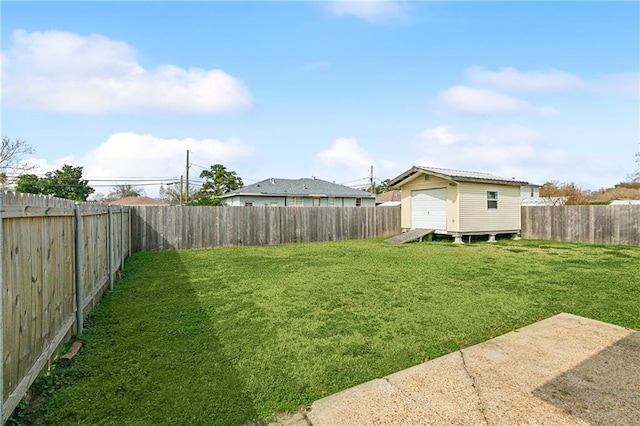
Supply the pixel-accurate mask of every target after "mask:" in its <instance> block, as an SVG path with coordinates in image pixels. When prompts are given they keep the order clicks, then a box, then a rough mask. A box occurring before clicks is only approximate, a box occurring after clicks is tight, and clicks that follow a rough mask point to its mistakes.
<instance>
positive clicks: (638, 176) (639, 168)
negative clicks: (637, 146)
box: [627, 152, 640, 182]
mask: <svg viewBox="0 0 640 426" xmlns="http://www.w3.org/2000/svg"><path fill="white" fill-rule="evenodd" d="M627 178H628V179H629V181H630V182H640V152H637V153H636V171H635V172H633V173H630V174H629V175H627Z"/></svg>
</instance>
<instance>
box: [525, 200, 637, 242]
mask: <svg viewBox="0 0 640 426" xmlns="http://www.w3.org/2000/svg"><path fill="white" fill-rule="evenodd" d="M522 237H523V238H527V239H540V240H556V241H570V242H580V243H597V244H621V245H630V246H640V206H638V205H620V206H602V205H589V206H526V207H522Z"/></svg>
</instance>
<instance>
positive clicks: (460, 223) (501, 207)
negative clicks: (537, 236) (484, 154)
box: [389, 166, 528, 243]
mask: <svg viewBox="0 0 640 426" xmlns="http://www.w3.org/2000/svg"><path fill="white" fill-rule="evenodd" d="M523 185H528V183H527V182H524V181H519V180H516V179H515V178H505V177H501V176H496V175H493V174H489V173H481V172H466V171H460V170H450V169H441V168H435V167H422V166H413V167H412V168H411V169H409V170H407V171H406V172H404V173H402V174H401V175H400V176H398V177H396V178H394V179H392V180H391V181H390V183H389V186H392V187H399V188H400V189H401V190H402V213H401V226H402V229H403V230H410V229H416V228H421V229H432V230H434V231H435V233H437V234H446V235H452V236H454V237H455V242H458V243H461V242H462V237H463V236H471V235H488V237H489V241H495V236H496V235H497V234H516V235H519V234H520V229H521V226H520V191H521V190H520V187H521V186H523Z"/></svg>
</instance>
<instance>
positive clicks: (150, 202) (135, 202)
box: [109, 197, 169, 206]
mask: <svg viewBox="0 0 640 426" xmlns="http://www.w3.org/2000/svg"><path fill="white" fill-rule="evenodd" d="M109 204H113V205H115V206H168V205H169V203H168V202H166V201H164V200H158V199H157V198H151V197H124V198H120V199H119V200H114V201H111V202H110V203H109Z"/></svg>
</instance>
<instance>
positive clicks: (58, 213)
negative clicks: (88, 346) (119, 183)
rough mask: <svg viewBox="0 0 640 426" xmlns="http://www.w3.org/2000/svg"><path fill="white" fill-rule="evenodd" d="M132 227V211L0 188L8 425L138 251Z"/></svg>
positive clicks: (0, 343) (0, 372)
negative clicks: (39, 377)
mask: <svg viewBox="0 0 640 426" xmlns="http://www.w3.org/2000/svg"><path fill="white" fill-rule="evenodd" d="M130 223H131V214H130V209H129V208H128V207H124V208H122V207H109V206H106V205H102V204H95V203H74V202H73V201H69V200H63V199H57V198H49V197H44V196H37V195H29V194H18V193H12V192H2V191H0V254H1V259H0V260H1V261H0V289H1V290H2V303H1V304H0V309H1V310H0V325H1V327H0V329H1V330H2V336H1V338H0V358H1V359H2V368H1V369H0V389H2V392H3V394H2V396H3V398H2V404H0V411H1V414H2V415H1V417H2V422H3V423H4V422H5V421H6V420H7V418H8V417H9V416H10V415H11V413H12V412H13V410H14V409H15V407H16V406H17V404H18V403H19V402H20V399H21V398H22V397H23V395H24V393H25V392H26V391H27V390H28V388H29V386H30V385H31V383H32V382H33V381H34V380H35V378H36V377H37V375H38V374H39V373H40V372H41V371H42V370H43V369H44V368H45V367H46V366H47V363H48V361H49V360H50V359H51V357H52V356H54V355H55V353H56V352H57V351H58V350H59V349H60V348H61V347H62V345H63V344H64V343H65V342H66V341H67V340H68V339H69V338H70V337H71V336H72V335H73V334H74V333H78V332H80V331H81V330H82V326H83V319H84V317H85V316H86V315H87V313H88V312H89V311H90V310H91V309H93V307H94V306H95V304H96V303H97V301H98V300H99V299H100V298H101V297H102V295H103V294H104V292H105V290H106V289H107V288H113V279H114V274H115V272H116V271H117V270H118V269H122V268H123V267H124V260H125V258H126V257H128V256H129V254H130V253H131V234H130ZM78 306H80V309H78Z"/></svg>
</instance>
